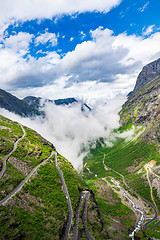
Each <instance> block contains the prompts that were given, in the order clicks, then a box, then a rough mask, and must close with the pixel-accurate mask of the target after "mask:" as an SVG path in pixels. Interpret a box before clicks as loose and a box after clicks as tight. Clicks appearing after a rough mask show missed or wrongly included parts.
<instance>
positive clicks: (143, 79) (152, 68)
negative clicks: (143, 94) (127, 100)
mask: <svg viewBox="0 0 160 240" xmlns="http://www.w3.org/2000/svg"><path fill="white" fill-rule="evenodd" d="M159 74H160V58H159V59H157V60H155V61H154V62H151V63H149V64H147V65H146V66H144V67H143V69H142V71H141V72H140V74H139V75H138V78H137V82H136V85H135V88H134V90H133V92H132V93H131V95H133V94H134V93H136V92H137V91H138V90H140V89H141V88H142V87H143V86H144V85H145V84H147V83H149V82H150V81H151V80H153V79H154V78H155V77H157V76H158V75H159Z"/></svg>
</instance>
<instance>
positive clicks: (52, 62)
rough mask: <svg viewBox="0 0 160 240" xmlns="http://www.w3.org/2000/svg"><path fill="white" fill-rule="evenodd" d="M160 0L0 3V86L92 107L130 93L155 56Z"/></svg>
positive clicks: (158, 54)
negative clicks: (70, 100) (71, 99)
mask: <svg viewBox="0 0 160 240" xmlns="http://www.w3.org/2000/svg"><path fill="white" fill-rule="evenodd" d="M159 10H160V1H159V0H94V1H92V0H87V1H86V0H58V1H53V0H45V1H44V0H32V1H30V0H23V1H21V0H14V1H11V0H5V1H0V87H1V88H2V89H4V90H7V91H9V92H11V93H12V94H14V95H16V96H17V97H19V98H24V97H25V96H29V95H33V96H37V97H38V96H40V97H45V98H50V99H58V98H66V97H77V98H80V99H84V100H85V101H87V102H88V103H90V104H91V105H92V104H94V103H95V102H96V101H107V100H110V99H112V98H115V97H116V96H121V95H127V94H128V93H129V92H130V91H131V90H133V88H134V85H135V82H136V78H137V76H138V73H139V72H140V71H141V69H142V67H143V66H144V65H146V64H147V63H149V62H151V61H154V60H156V59H157V58H159V57H160V18H159Z"/></svg>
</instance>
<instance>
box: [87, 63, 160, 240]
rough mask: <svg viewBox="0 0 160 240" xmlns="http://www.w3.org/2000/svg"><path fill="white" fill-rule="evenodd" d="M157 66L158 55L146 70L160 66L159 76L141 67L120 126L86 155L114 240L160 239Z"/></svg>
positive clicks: (94, 143) (89, 175)
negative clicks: (140, 82) (139, 75)
mask: <svg viewBox="0 0 160 240" xmlns="http://www.w3.org/2000/svg"><path fill="white" fill-rule="evenodd" d="M158 64H159V59H158V60H157V61H155V62H154V63H151V64H148V65H147V67H146V68H144V69H153V68H151V66H157V68H156V74H155V75H154V71H152V74H151V71H150V70H148V71H147V70H146V71H143V83H142V85H141V86H140V84H139V81H140V80H139V79H140V78H138V79H137V83H136V87H135V89H136V91H134V93H133V94H131V95H130V96H129V98H128V100H127V101H126V102H125V103H124V105H123V106H122V110H121V111H120V113H119V115H120V124H121V126H120V127H119V128H118V129H114V130H113V131H112V132H111V133H110V135H109V136H108V137H107V138H100V139H96V140H95V141H92V142H90V144H89V149H90V150H89V152H88V154H87V155H86V157H85V158H84V167H83V178H84V179H85V181H86V182H87V183H88V184H89V186H90V187H92V188H94V192H95V197H96V199H97V203H98V206H99V208H100V210H101V212H102V213H103V217H104V219H106V222H107V223H108V227H107V230H108V232H109V236H110V238H111V239H114V240H116V239H131V238H132V239H134V240H139V239H143V240H155V239H156V240H157V239H160V232H159V227H160V154H159V153H160V74H158V70H157V69H158V66H159V65H158ZM148 66H149V67H148ZM149 72H150V74H149ZM145 73H146V75H145ZM141 76H142V75H141ZM149 76H150V78H149ZM137 86H138V87H137Z"/></svg>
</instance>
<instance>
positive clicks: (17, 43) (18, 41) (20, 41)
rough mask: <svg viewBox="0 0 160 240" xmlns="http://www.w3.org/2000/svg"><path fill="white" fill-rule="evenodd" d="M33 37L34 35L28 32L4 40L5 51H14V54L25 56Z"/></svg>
mask: <svg viewBox="0 0 160 240" xmlns="http://www.w3.org/2000/svg"><path fill="white" fill-rule="evenodd" d="M33 37H34V35H33V34H29V33H26V32H19V33H18V34H16V35H10V37H8V38H5V40H4V46H5V49H12V50H13V51H14V52H19V53H20V55H21V56H23V55H25V54H26V53H27V52H28V51H29V44H30V42H31V41H32V38H33Z"/></svg>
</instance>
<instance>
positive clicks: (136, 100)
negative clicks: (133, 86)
mask: <svg viewBox="0 0 160 240" xmlns="http://www.w3.org/2000/svg"><path fill="white" fill-rule="evenodd" d="M120 118H121V124H122V125H126V124H127V122H131V123H132V124H135V125H142V126H144V128H145V131H144V133H143V135H142V138H143V139H145V140H146V141H147V142H153V143H155V144H157V145H158V148H159V149H160V147H159V143H160V75H159V76H157V77H155V78H154V79H153V80H152V81H150V82H149V83H147V84H145V85H144V86H143V87H142V88H141V89H140V90H139V91H137V92H136V93H135V94H133V95H132V96H131V97H130V98H129V99H128V101H127V102H126V103H125V104H124V105H123V107H122V110H121V112H120Z"/></svg>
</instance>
